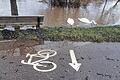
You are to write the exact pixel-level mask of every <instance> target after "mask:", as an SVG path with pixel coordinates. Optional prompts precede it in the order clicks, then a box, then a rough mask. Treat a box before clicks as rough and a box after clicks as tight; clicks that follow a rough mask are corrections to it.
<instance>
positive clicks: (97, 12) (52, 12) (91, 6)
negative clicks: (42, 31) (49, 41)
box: [0, 0, 120, 27]
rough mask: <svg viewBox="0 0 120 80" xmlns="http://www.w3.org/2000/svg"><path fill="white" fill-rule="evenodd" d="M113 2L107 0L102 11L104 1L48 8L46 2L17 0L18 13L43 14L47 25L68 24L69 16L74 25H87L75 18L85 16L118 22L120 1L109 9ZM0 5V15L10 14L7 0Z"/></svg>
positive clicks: (98, 21)
mask: <svg viewBox="0 0 120 80" xmlns="http://www.w3.org/2000/svg"><path fill="white" fill-rule="evenodd" d="M115 2H116V0H109V1H108V2H107V5H106V7H105V10H104V11H103V7H104V4H105V2H104V1H99V2H92V3H88V4H87V5H86V6H81V7H80V8H77V9H73V8H70V9H68V8H56V7H54V8H50V7H49V5H48V4H46V3H42V2H39V1H38V0H18V2H17V5H18V11H19V15H41V14H43V15H45V21H44V25H47V26H66V25H68V26H69V24H68V23H67V22H66V20H67V18H69V17H71V18H73V19H74V20H75V24H74V25H77V26H80V27H84V26H87V27H89V26H90V25H89V24H85V23H81V22H79V21H78V19H77V18H78V17H80V18H82V17H85V18H88V19H89V20H95V21H96V22H97V23H98V24H99V25H113V24H116V25H117V24H119V22H120V13H119V12H120V5H119V4H120V3H118V5H117V6H116V7H115V8H113V9H111V8H112V6H113V5H114V4H115ZM0 5H1V6H0V16H6V15H11V14H10V2H9V0H0Z"/></svg>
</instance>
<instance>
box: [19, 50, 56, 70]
mask: <svg viewBox="0 0 120 80" xmlns="http://www.w3.org/2000/svg"><path fill="white" fill-rule="evenodd" d="M56 54H57V52H56V51H54V50H41V51H38V52H37V54H29V53H28V54H27V55H26V57H29V59H28V61H27V62H25V60H22V61H21V63H22V64H27V65H32V66H33V68H34V69H35V70H37V71H40V72H49V71H53V70H54V69H56V68H57V65H56V64H55V63H54V62H51V61H47V59H49V58H50V57H53V56H55V55H56ZM33 58H39V60H36V61H33ZM49 65H51V66H52V67H50V66H49Z"/></svg>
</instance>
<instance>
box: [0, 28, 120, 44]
mask: <svg viewBox="0 0 120 80" xmlns="http://www.w3.org/2000/svg"><path fill="white" fill-rule="evenodd" d="M0 38H2V37H1V36H0ZM19 38H22V39H23V38H26V39H37V36H36V31H33V30H32V31H21V32H19ZM43 38H44V40H47V41H63V40H69V41H84V42H85V41H90V42H120V27H119V26H113V27H112V26H110V27H108V26H106V27H94V28H62V27H61V28H60V27H59V28H58V27H54V28H50V27H44V28H43Z"/></svg>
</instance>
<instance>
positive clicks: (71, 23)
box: [67, 18, 75, 25]
mask: <svg viewBox="0 0 120 80" xmlns="http://www.w3.org/2000/svg"><path fill="white" fill-rule="evenodd" d="M67 23H69V24H70V25H73V24H74V23H75V22H74V20H73V19H72V18H68V19H67Z"/></svg>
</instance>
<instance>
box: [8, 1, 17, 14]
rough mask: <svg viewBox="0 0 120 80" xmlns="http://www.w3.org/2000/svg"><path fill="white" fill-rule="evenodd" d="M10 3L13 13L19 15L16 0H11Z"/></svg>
mask: <svg viewBox="0 0 120 80" xmlns="http://www.w3.org/2000/svg"><path fill="white" fill-rule="evenodd" d="M10 4H11V15H18V9H17V3H16V0H10Z"/></svg>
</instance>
